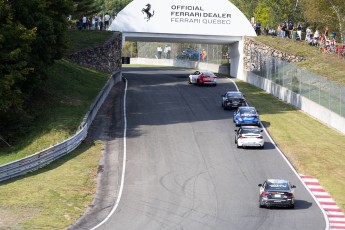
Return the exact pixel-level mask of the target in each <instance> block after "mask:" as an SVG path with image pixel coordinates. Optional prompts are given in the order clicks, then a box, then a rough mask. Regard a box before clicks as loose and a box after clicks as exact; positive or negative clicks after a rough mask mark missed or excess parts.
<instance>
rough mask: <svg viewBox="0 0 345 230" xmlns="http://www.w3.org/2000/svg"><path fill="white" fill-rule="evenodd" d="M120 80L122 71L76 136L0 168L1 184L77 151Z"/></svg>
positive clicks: (104, 92)
mask: <svg viewBox="0 0 345 230" xmlns="http://www.w3.org/2000/svg"><path fill="white" fill-rule="evenodd" d="M120 80H121V72H120V71H117V72H115V73H113V74H112V76H111V78H110V79H109V80H108V81H107V83H106V84H105V85H104V87H103V89H102V90H101V92H100V93H99V94H98V96H97V98H96V99H95V102H94V103H93V104H92V105H91V107H90V110H89V111H88V112H87V113H86V115H85V116H84V119H83V121H82V123H81V125H80V126H79V128H78V130H77V132H76V134H75V135H74V136H72V137H70V138H69V139H67V140H65V141H63V142H61V143H58V144H56V145H54V146H52V147H49V148H47V149H44V150H42V151H40V152H37V153H35V154H33V155H30V156H27V157H25V158H22V159H19V160H16V161H13V162H10V163H7V164H5V165H2V166H0V182H1V181H5V180H8V179H11V178H14V177H17V176H20V175H24V174H26V173H28V172H32V171H35V170H37V169H39V168H42V167H44V166H46V165H48V164H50V163H51V162H53V161H55V160H56V159H59V158H61V157H62V156H65V155H67V154H68V153H70V152H72V151H73V150H74V149H76V148H77V147H78V146H79V145H80V143H81V142H82V141H83V140H84V139H85V138H86V136H87V132H88V129H89V127H90V125H91V123H92V121H93V119H94V118H95V116H96V114H97V112H98V110H99V108H100V107H101V106H102V104H103V102H104V100H105V99H106V98H107V96H108V94H109V92H110V90H111V89H112V87H113V86H114V85H115V84H116V83H117V82H119V81H120Z"/></svg>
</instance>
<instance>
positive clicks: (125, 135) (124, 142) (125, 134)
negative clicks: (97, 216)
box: [90, 77, 128, 230]
mask: <svg viewBox="0 0 345 230" xmlns="http://www.w3.org/2000/svg"><path fill="white" fill-rule="evenodd" d="M123 80H125V82H126V86H125V93H124V95H123V119H124V128H123V161H122V175H121V183H120V188H119V195H118V196H117V199H116V202H115V204H114V206H113V208H112V209H111V211H110V212H109V214H108V216H107V217H106V218H105V219H104V220H103V221H102V222H101V223H99V224H97V225H96V226H95V227H93V228H91V229H90V230H94V229H97V228H98V227H100V226H101V225H103V224H104V223H105V222H107V221H108V220H109V218H110V217H111V216H112V215H113V214H114V212H115V211H116V209H117V206H119V203H120V199H121V196H122V191H123V185H124V181H125V172H126V158H127V140H126V137H127V116H126V96H127V86H128V83H127V79H126V78H124V77H123Z"/></svg>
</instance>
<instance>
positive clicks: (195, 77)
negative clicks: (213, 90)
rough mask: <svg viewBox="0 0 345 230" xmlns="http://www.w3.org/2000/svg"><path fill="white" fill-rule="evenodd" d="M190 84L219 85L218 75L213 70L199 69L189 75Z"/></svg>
mask: <svg viewBox="0 0 345 230" xmlns="http://www.w3.org/2000/svg"><path fill="white" fill-rule="evenodd" d="M188 83H189V84H197V85H213V86H216V85H217V76H216V75H215V74H214V73H212V72H211V71H205V70H197V71H195V72H194V73H192V74H190V75H189V76H188Z"/></svg>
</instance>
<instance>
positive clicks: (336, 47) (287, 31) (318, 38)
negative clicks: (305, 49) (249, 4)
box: [253, 21, 345, 58]
mask: <svg viewBox="0 0 345 230" xmlns="http://www.w3.org/2000/svg"><path fill="white" fill-rule="evenodd" d="M253 27H254V30H255V31H256V34H257V35H258V36H259V35H261V34H262V35H271V36H277V37H280V38H286V39H294V40H296V41H305V42H307V43H308V44H309V45H310V46H315V47H317V48H318V49H319V50H320V51H321V52H322V53H327V54H338V55H339V56H341V57H344V58H345V48H344V45H345V44H338V43H337V42H336V32H334V31H333V32H331V33H330V32H329V30H328V27H327V26H326V27H325V28H324V30H323V31H322V32H320V31H319V30H318V29H316V30H315V31H313V30H312V29H311V28H310V27H307V28H306V29H304V28H303V26H302V24H300V23H297V24H295V25H294V24H293V23H292V22H289V23H287V22H284V23H281V24H279V25H278V26H277V28H272V27H263V28H261V23H260V21H258V22H257V23H254V24H253Z"/></svg>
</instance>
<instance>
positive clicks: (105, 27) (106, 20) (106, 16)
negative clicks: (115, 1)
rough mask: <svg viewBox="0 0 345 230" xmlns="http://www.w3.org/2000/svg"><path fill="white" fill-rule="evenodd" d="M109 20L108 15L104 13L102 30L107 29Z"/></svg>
mask: <svg viewBox="0 0 345 230" xmlns="http://www.w3.org/2000/svg"><path fill="white" fill-rule="evenodd" d="M109 20H110V15H109V14H108V13H105V15H104V29H105V30H107V29H108V28H109Z"/></svg>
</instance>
